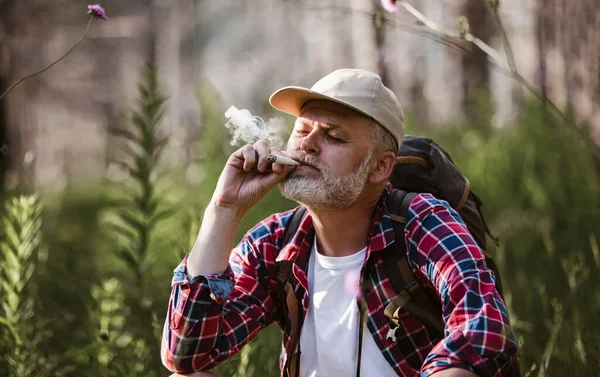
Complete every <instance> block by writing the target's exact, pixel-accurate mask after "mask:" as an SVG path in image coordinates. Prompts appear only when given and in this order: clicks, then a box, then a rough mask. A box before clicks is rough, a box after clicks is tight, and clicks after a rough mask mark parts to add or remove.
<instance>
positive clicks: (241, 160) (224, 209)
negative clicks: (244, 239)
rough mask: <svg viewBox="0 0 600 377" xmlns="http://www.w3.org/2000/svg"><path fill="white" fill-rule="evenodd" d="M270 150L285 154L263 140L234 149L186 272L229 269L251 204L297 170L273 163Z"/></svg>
mask: <svg viewBox="0 0 600 377" xmlns="http://www.w3.org/2000/svg"><path fill="white" fill-rule="evenodd" d="M271 152H274V153H277V154H281V155H284V154H283V152H281V151H279V150H278V149H275V148H271V149H269V146H268V145H267V142H266V141H264V140H262V141H259V142H257V143H256V144H254V145H246V146H245V147H243V148H240V149H238V150H237V151H236V152H234V153H233V154H232V155H231V157H229V159H228V160H227V165H226V166H225V168H224V169H223V172H222V173H221V176H220V177H219V183H218V184H217V188H216V189H215V192H214V194H213V197H212V200H211V202H210V204H209V205H208V207H207V208H206V211H205V212H204V217H203V219H202V226H201V227H200V232H199V233H198V238H197V239H196V243H195V244H194V248H193V249H192V252H191V253H190V257H189V258H188V260H187V274H188V277H189V278H190V279H191V278H192V277H194V276H197V275H210V274H220V273H223V271H225V269H226V268H227V263H228V260H229V254H230V253H231V248H232V247H233V240H234V238H235V233H236V231H237V228H238V226H239V223H240V221H241V219H242V217H243V216H244V214H245V213H246V211H248V210H249V209H250V208H252V206H254V205H255V204H256V203H258V201H259V200H260V199H262V198H263V197H264V196H265V195H266V194H267V193H268V192H269V191H271V189H272V188H273V187H275V185H276V184H278V183H279V182H281V181H283V180H284V179H285V177H287V176H288V174H290V172H291V171H292V170H294V168H295V167H294V166H289V165H279V164H270V163H268V162H267V156H269V154H270V153H271Z"/></svg>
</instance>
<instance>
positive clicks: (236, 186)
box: [213, 140, 295, 215]
mask: <svg viewBox="0 0 600 377" xmlns="http://www.w3.org/2000/svg"><path fill="white" fill-rule="evenodd" d="M271 152H274V153H276V154H279V155H285V154H284V153H283V152H281V151H280V150H278V149H277V148H269V146H268V145H267V142H266V141H265V140H261V141H258V142H257V143H255V144H254V145H246V146H244V147H242V148H240V149H238V150H237V151H235V152H234V153H233V154H232V155H231V156H230V157H229V159H228V160H227V164H226V166H225V168H224V169H223V172H222V173H221V176H220V177H219V182H218V184H217V188H216V190H215V192H214V194H213V203H214V204H215V205H216V206H224V207H229V208H232V209H235V210H236V211H237V212H239V213H241V214H242V215H243V214H244V213H245V212H246V211H248V210H249V209H250V208H252V207H253V206H254V205H255V204H256V203H258V201H259V200H260V199H262V198H263V197H264V196H265V195H266V194H267V193H268V192H269V191H271V189H272V188H273V187H275V185H277V184H278V183H280V182H281V181H283V180H284V179H285V177H287V175H288V174H289V173H290V172H291V171H292V170H294V168H295V167H294V166H290V165H280V164H277V163H274V164H270V163H269V162H267V157H268V156H269V155H270V154H271Z"/></svg>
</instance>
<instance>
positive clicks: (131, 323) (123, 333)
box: [95, 65, 175, 376]
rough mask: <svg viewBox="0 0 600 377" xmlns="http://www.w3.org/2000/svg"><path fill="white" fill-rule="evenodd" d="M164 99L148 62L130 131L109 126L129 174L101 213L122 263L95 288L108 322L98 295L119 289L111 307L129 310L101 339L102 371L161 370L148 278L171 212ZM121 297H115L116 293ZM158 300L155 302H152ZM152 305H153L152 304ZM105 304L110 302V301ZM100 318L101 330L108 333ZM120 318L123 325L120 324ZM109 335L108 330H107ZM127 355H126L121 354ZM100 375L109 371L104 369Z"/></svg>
mask: <svg viewBox="0 0 600 377" xmlns="http://www.w3.org/2000/svg"><path fill="white" fill-rule="evenodd" d="M165 101H166V97H165V96H164V95H163V94H162V92H161V90H160V87H159V83H158V76H157V71H156V69H155V68H154V67H153V66H151V65H148V66H147V67H146V69H145V72H144V75H143V79H142V82H141V84H140V86H139V103H138V108H137V109H136V110H135V111H133V112H132V114H131V121H132V124H133V130H132V131H129V130H127V129H124V128H113V129H112V132H113V134H115V135H117V136H119V137H120V139H121V141H122V142H123V144H122V145H121V146H122V148H123V150H124V151H125V154H126V158H125V159H123V160H118V161H115V162H116V163H117V164H119V165H120V166H122V167H123V168H124V169H125V171H127V172H128V174H129V177H130V181H128V182H125V184H124V186H122V187H123V189H122V190H121V195H119V196H117V198H116V200H115V203H116V204H117V206H116V207H115V208H114V209H112V210H110V211H107V213H105V217H104V220H105V225H106V226H107V227H108V228H109V230H110V232H111V233H112V235H113V239H114V246H113V250H114V251H115V253H116V256H117V258H118V259H119V260H120V261H121V262H122V265H123V266H124V267H125V268H124V269H123V270H122V271H121V274H120V281H121V283H122V284H123V287H121V286H120V285H118V286H115V284H117V283H116V281H115V280H108V281H105V282H104V283H103V284H102V286H101V291H98V290H96V296H95V298H96V300H98V303H99V304H100V311H99V315H100V318H102V321H104V322H106V321H108V319H107V318H113V317H114V316H113V317H111V314H110V313H106V311H105V310H104V309H105V306H107V305H109V304H108V303H107V299H106V297H105V295H104V294H103V293H99V292H109V294H110V292H114V293H115V294H116V293H117V292H118V293H119V295H122V296H123V297H122V300H121V301H117V304H115V303H113V304H112V306H113V307H114V306H115V305H117V306H118V305H119V304H120V305H121V310H122V311H128V312H130V315H129V316H127V317H125V318H127V320H125V319H123V320H122V321H121V320H119V321H117V320H116V319H115V321H116V322H115V323H114V325H115V327H116V329H115V330H116V331H114V333H115V337H114V340H113V341H110V342H105V344H104V346H103V347H102V352H101V354H99V355H98V361H99V364H100V367H101V369H106V368H107V367H108V365H109V364H110V365H111V370H113V371H114V368H113V367H112V366H114V365H117V364H118V365H120V368H121V369H122V372H123V373H124V372H126V373H125V374H119V375H127V376H135V375H140V376H141V375H144V376H149V375H155V374H156V373H157V372H158V371H159V370H160V368H161V366H160V359H159V358H158V357H157V356H158V354H159V349H160V334H161V331H160V327H161V326H160V324H159V321H158V315H157V314H156V310H158V309H159V305H160V308H161V309H162V308H164V307H165V305H166V301H165V300H160V299H158V297H157V295H156V294H155V287H154V286H153V285H152V284H151V281H152V280H153V278H154V277H155V274H154V271H153V270H154V266H155V264H156V262H157V261H158V260H159V258H160V255H159V252H158V248H156V247H153V246H154V244H155V243H157V241H156V236H157V234H158V232H157V229H158V228H159V227H161V226H162V222H163V221H164V220H165V219H167V218H169V217H171V216H172V215H173V214H174V213H175V209H174V206H173V205H172V204H171V203H169V202H168V201H166V200H165V199H164V197H163V196H162V195H161V193H160V192H159V180H160V178H161V171H160V162H161V156H162V152H163V149H164V146H165V145H166V143H167V137H163V136H161V134H162V131H161V128H160V125H161V122H162V119H163V115H164V104H165ZM118 297H120V296H118ZM157 303H160V304H157ZM155 305H156V307H155ZM109 306H110V305H109ZM102 321H101V325H102V326H104V327H102V326H101V330H103V331H108V328H107V327H106V325H107V324H106V323H102ZM121 322H123V323H121ZM107 334H108V333H107ZM131 348H133V349H135V350H136V351H138V352H137V353H135V354H133V355H130V356H134V358H133V359H129V360H124V362H122V363H115V362H112V357H113V356H114V355H119V356H122V355H123V354H124V353H123V352H122V351H123V350H122V349H131ZM125 354H126V353H125ZM105 375H107V376H108V375H109V374H108V373H106V374H105Z"/></svg>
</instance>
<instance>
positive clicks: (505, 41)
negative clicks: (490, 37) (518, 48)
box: [491, 7, 517, 73]
mask: <svg viewBox="0 0 600 377" xmlns="http://www.w3.org/2000/svg"><path fill="white" fill-rule="evenodd" d="M491 10H492V13H493V14H494V19H495V20H496V23H497V24H498V28H499V29H500V37H501V38H502V45H503V46H504V51H505V52H506V58H507V60H508V65H509V67H510V70H511V71H513V72H514V73H517V63H516V62H515V55H514V54H513V51H512V46H511V44H510V40H509V39H508V34H507V33H506V28H505V27H504V23H503V22H502V17H500V13H499V11H498V7H496V8H492V9H491Z"/></svg>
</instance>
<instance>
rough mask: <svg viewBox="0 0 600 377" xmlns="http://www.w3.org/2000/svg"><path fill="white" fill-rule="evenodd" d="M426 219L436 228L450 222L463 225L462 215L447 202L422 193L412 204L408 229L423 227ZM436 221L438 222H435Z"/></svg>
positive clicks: (407, 224)
mask: <svg viewBox="0 0 600 377" xmlns="http://www.w3.org/2000/svg"><path fill="white" fill-rule="evenodd" d="M426 218H428V219H430V221H428V223H429V225H431V226H434V227H435V226H436V225H434V224H438V225H439V223H444V222H448V221H450V222H459V223H463V221H462V219H461V218H460V215H459V214H458V213H457V212H456V210H455V209H454V208H452V206H450V204H449V203H448V202H447V201H446V200H443V199H439V198H436V197H435V196H433V195H432V194H429V193H422V194H418V195H417V196H416V197H415V198H414V199H413V200H412V201H411V203H410V206H409V211H408V218H407V220H408V221H407V223H406V227H407V228H408V227H409V226H415V225H416V226H422V225H423V220H425V219H426ZM434 219H435V220H436V221H433V220H434Z"/></svg>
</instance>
